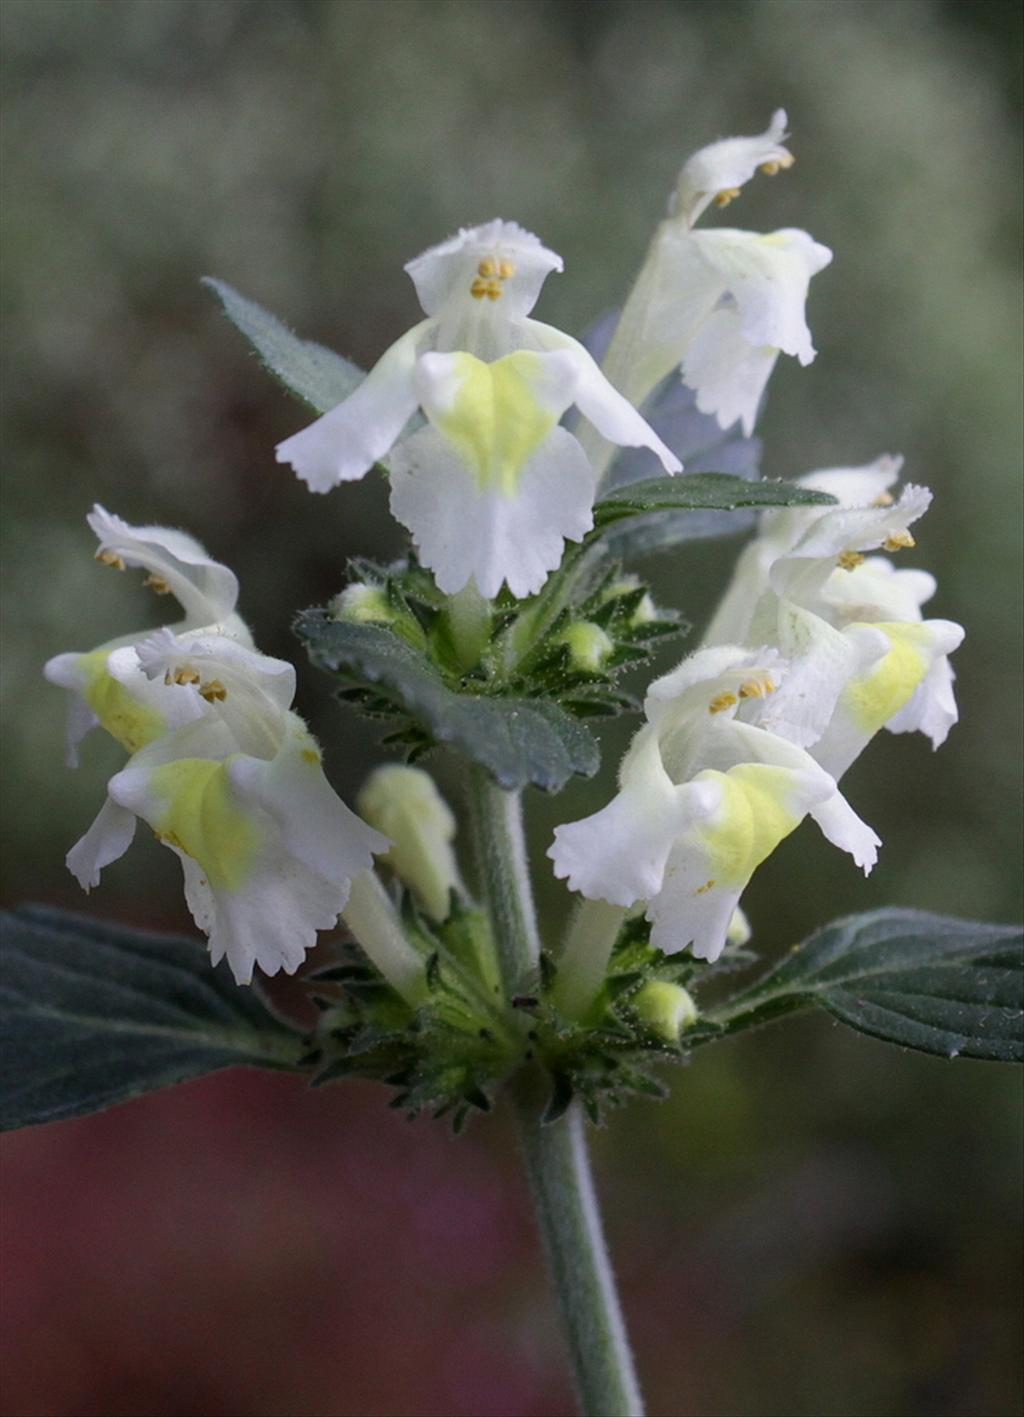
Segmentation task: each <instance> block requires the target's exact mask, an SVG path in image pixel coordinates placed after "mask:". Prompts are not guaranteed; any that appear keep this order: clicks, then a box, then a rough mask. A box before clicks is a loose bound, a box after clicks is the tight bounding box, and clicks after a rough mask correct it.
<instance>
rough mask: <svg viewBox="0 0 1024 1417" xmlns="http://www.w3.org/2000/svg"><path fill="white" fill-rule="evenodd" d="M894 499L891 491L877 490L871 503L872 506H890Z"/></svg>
mask: <svg viewBox="0 0 1024 1417" xmlns="http://www.w3.org/2000/svg"><path fill="white" fill-rule="evenodd" d="M894 500H895V499H894V498H893V495H892V493H891V492H879V494H878V496H877V497H876V498H875V500H874V501H873V502H872V503H871V505H872V506H873V507H891V506H892V504H893V501H894Z"/></svg>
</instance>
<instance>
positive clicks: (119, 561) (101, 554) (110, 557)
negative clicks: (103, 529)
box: [96, 550, 125, 571]
mask: <svg viewBox="0 0 1024 1417" xmlns="http://www.w3.org/2000/svg"><path fill="white" fill-rule="evenodd" d="M96 560H97V561H101V562H102V563H103V565H104V566H113V568H114V570H115V571H123V570H124V568H125V566H124V558H123V557H121V556H119V555H118V554H117V552H116V551H105V550H104V551H97V552H96Z"/></svg>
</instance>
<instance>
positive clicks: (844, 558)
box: [836, 551, 864, 571]
mask: <svg viewBox="0 0 1024 1417" xmlns="http://www.w3.org/2000/svg"><path fill="white" fill-rule="evenodd" d="M863 564H864V553H863V552H862V551H841V552H840V553H839V556H838V557H837V558H836V565H837V566H838V567H839V568H840V570H843V571H855V570H856V569H857V567H858V566H862V565H863Z"/></svg>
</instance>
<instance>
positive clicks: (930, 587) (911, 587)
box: [821, 556, 937, 624]
mask: <svg viewBox="0 0 1024 1417" xmlns="http://www.w3.org/2000/svg"><path fill="white" fill-rule="evenodd" d="M936 589H937V582H936V580H935V577H934V576H933V575H931V574H930V573H929V572H928V571H914V570H908V571H903V570H898V569H897V567H896V566H895V565H894V564H893V562H892V561H890V560H888V559H887V558H886V557H885V556H869V557H868V559H867V560H866V561H864V562H863V563H862V564H861V565H859V566H855V567H854V569H853V570H852V571H843V570H835V571H833V572H832V574H831V576H829V578H828V580H827V581H826V582H825V584H824V586H823V587H822V592H821V596H822V603H823V609H825V610H826V611H827V613H828V615H829V618H830V619H832V620H833V621H834V622H835V623H837V624H848V623H850V622H851V621H854V620H866V621H875V620H920V619H921V606H922V605H923V604H924V603H925V602H926V601H928V600H930V599H931V598H932V596H933V595H934V594H935V591H936Z"/></svg>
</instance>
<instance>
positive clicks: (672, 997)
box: [633, 979, 697, 1047]
mask: <svg viewBox="0 0 1024 1417" xmlns="http://www.w3.org/2000/svg"><path fill="white" fill-rule="evenodd" d="M633 1007H634V1009H635V1010H636V1012H637V1013H638V1015H639V1016H640V1020H641V1022H642V1023H643V1024H644V1025H645V1026H646V1027H647V1028H649V1029H650V1031H651V1032H652V1033H654V1034H656V1035H657V1037H658V1038H661V1039H663V1040H664V1041H665V1042H666V1043H668V1044H669V1045H671V1046H672V1047H675V1046H676V1045H677V1044H678V1042H679V1037H680V1034H682V1032H683V1030H684V1029H687V1028H692V1027H693V1025H694V1024H695V1023H696V1022H697V1005H696V1004H695V1003H694V1002H693V999H692V998H691V996H690V995H689V994H688V993H687V991H686V990H685V989H683V988H682V987H681V986H680V985H678V984H669V983H668V982H667V980H664V979H655V980H653V981H652V982H651V983H650V984H645V985H644V987H643V988H642V989H641V990H640V992H639V993H638V994H637V995H636V997H635V998H634V999H633Z"/></svg>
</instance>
